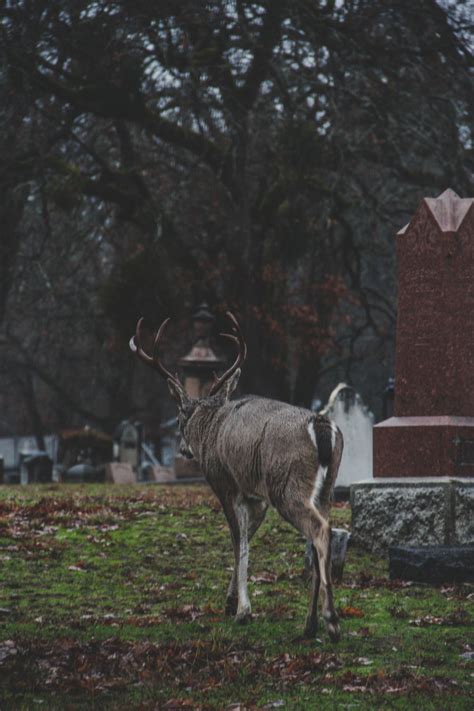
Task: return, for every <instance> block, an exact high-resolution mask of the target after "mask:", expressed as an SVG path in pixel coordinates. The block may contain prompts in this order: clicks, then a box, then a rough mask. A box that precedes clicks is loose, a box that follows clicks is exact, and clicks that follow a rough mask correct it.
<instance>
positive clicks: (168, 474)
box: [149, 465, 176, 484]
mask: <svg viewBox="0 0 474 711" xmlns="http://www.w3.org/2000/svg"><path fill="white" fill-rule="evenodd" d="M150 470H151V476H150V478H149V481H154V482H156V483H158V484H168V483H170V482H173V481H176V477H175V474H174V472H173V470H172V469H171V468H170V467H162V466H156V465H154V466H150Z"/></svg>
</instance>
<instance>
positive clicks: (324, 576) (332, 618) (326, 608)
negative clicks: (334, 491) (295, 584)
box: [312, 510, 340, 642]
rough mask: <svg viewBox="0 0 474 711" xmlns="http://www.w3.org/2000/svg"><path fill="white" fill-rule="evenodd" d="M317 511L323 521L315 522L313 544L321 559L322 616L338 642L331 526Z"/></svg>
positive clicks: (338, 632) (330, 634)
mask: <svg viewBox="0 0 474 711" xmlns="http://www.w3.org/2000/svg"><path fill="white" fill-rule="evenodd" d="M315 512H316V510H315ZM316 513H317V515H318V517H319V518H320V519H321V521H322V522H323V523H322V524H320V525H318V526H317V527H316V526H314V524H313V527H314V528H313V531H314V532H313V536H312V540H313V546H314V547H315V549H316V551H317V554H318V559H319V560H318V562H319V574H320V577H321V591H322V595H323V600H322V616H323V619H324V622H325V625H326V629H327V631H328V634H329V637H330V638H331V640H332V641H333V642H338V641H339V638H340V630H339V618H338V616H337V613H336V611H335V609H334V600H333V594H332V580H331V527H330V526H329V524H328V522H327V521H326V520H325V519H324V518H323V517H322V516H321V515H320V514H319V513H318V512H316Z"/></svg>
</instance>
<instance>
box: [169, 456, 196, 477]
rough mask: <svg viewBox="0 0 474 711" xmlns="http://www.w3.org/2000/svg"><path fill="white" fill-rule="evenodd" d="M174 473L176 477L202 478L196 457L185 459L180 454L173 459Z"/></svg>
mask: <svg viewBox="0 0 474 711" xmlns="http://www.w3.org/2000/svg"><path fill="white" fill-rule="evenodd" d="M174 474H175V476H176V479H203V475H202V472H201V470H200V468H199V464H198V463H197V461H196V459H187V458H186V457H183V456H181V455H180V454H177V455H176V457H175V459H174Z"/></svg>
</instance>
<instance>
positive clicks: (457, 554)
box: [389, 546, 474, 583]
mask: <svg viewBox="0 0 474 711" xmlns="http://www.w3.org/2000/svg"><path fill="white" fill-rule="evenodd" d="M389 573H390V579H391V580H394V579H401V580H414V581H416V582H422V583H448V582H453V583H462V582H471V581H474V546H436V547H434V546H426V547H422V548H410V547H405V546H394V547H392V548H390V551H389Z"/></svg>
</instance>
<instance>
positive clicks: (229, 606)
mask: <svg viewBox="0 0 474 711" xmlns="http://www.w3.org/2000/svg"><path fill="white" fill-rule="evenodd" d="M237 606H238V600H237V598H236V597H228V598H227V599H226V601H225V608H224V613H225V615H226V617H233V616H234V615H235V614H237Z"/></svg>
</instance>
